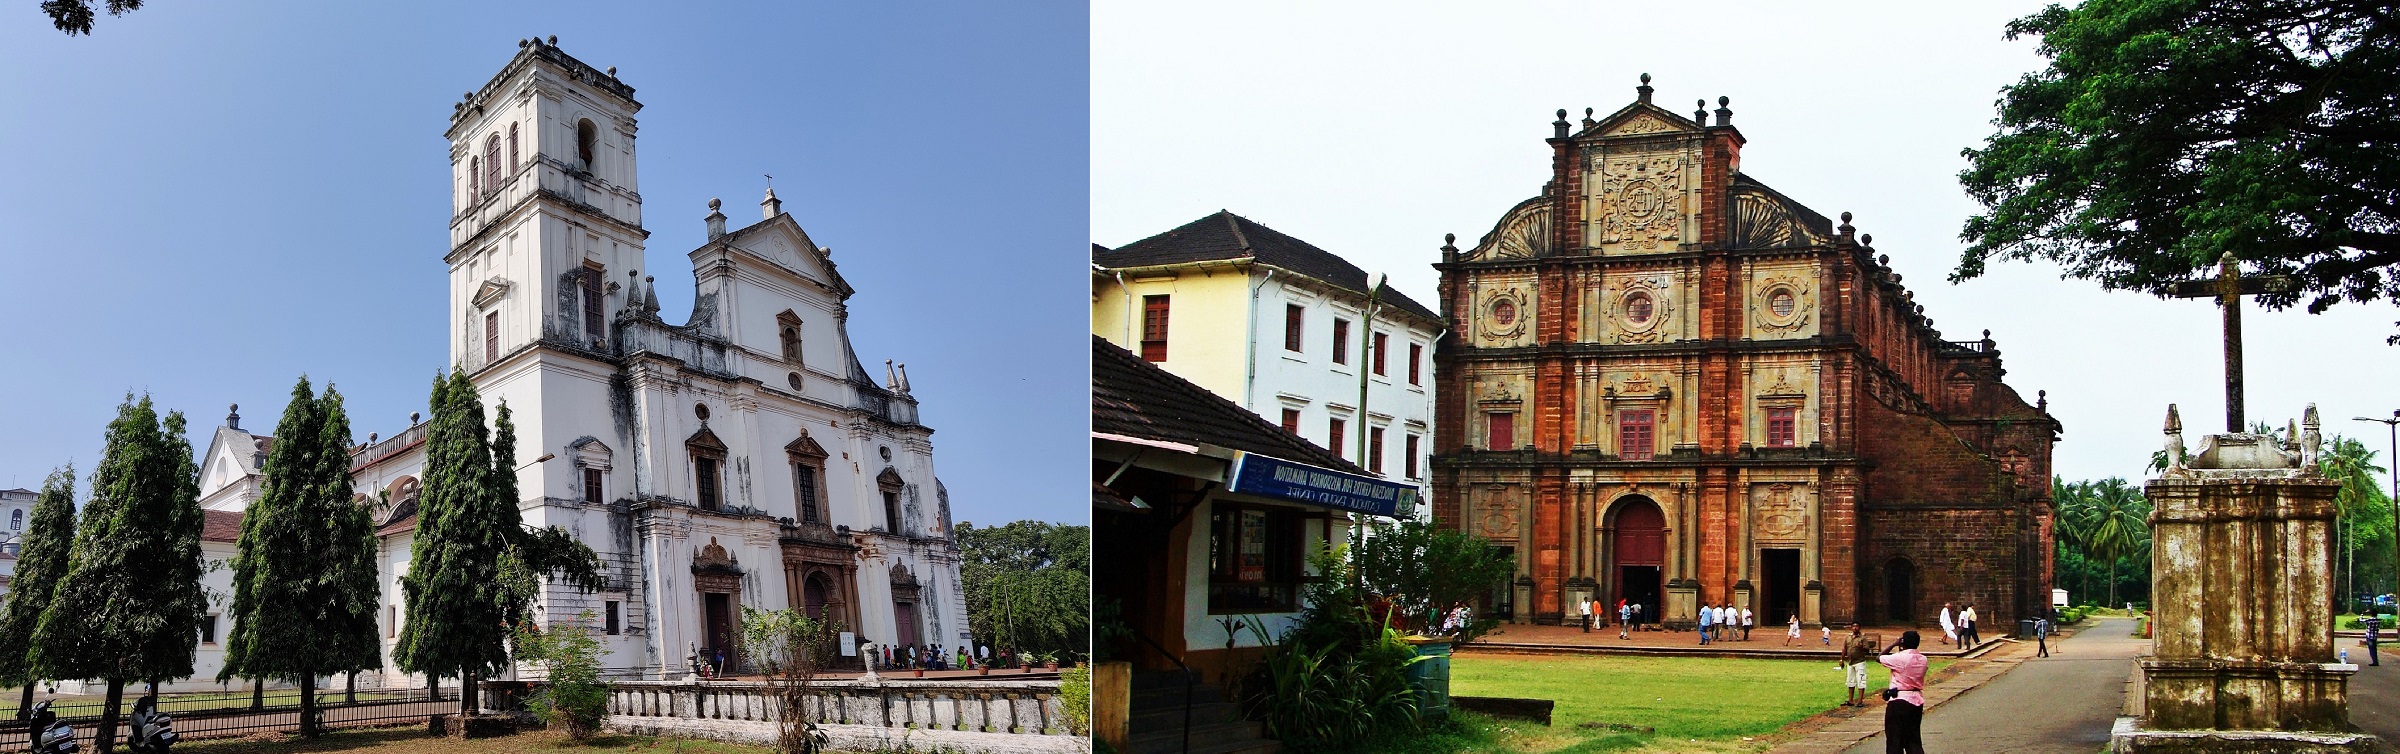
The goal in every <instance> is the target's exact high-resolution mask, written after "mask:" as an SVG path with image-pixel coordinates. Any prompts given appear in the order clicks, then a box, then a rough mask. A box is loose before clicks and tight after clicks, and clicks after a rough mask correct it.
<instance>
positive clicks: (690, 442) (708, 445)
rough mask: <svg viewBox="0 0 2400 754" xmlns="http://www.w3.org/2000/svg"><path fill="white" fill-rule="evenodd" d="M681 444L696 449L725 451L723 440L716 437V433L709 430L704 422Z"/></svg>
mask: <svg viewBox="0 0 2400 754" xmlns="http://www.w3.org/2000/svg"><path fill="white" fill-rule="evenodd" d="M683 444H684V445H686V446H689V447H691V448H694V449H698V450H713V451H716V452H719V453H723V452H725V441H724V440H719V439H717V433H715V432H711V431H709V429H708V425H706V424H702V425H700V431H698V432H694V433H692V436H691V437H690V438H689V439H686V440H684V441H683Z"/></svg>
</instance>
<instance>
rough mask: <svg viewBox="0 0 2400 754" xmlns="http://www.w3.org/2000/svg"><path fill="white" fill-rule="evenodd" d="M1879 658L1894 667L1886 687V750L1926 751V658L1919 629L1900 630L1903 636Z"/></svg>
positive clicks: (1898, 753) (1895, 753)
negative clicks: (1890, 682)
mask: <svg viewBox="0 0 2400 754" xmlns="http://www.w3.org/2000/svg"><path fill="white" fill-rule="evenodd" d="M1875 660H1876V661H1877V662H1881V663H1883V666H1884V667H1886V668H1890V669H1891V670H1892V685H1891V686H1889V687H1886V688H1885V689H1884V690H1883V699H1884V701H1885V702H1887V703H1886V704H1885V705H1884V710H1883V751H1884V754H1925V693H1924V692H1925V662H1926V661H1925V654H1924V653H1923V652H1919V651H1917V632H1915V631H1902V632H1900V640H1899V641H1895V642H1892V645H1891V646H1888V647H1884V648H1883V654H1881V655H1878V656H1876V658H1875Z"/></svg>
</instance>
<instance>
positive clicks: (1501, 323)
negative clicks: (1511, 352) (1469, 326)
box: [1476, 288, 1533, 340]
mask: <svg viewBox="0 0 2400 754" xmlns="http://www.w3.org/2000/svg"><path fill="white" fill-rule="evenodd" d="M1476 311H1477V316H1476V320H1477V321H1478V322H1481V323H1482V329H1483V334H1484V336H1485V337H1490V338H1497V339H1502V340H1506V339H1509V338H1515V337H1517V336H1518V335H1522V334H1524V333H1525V323H1526V322H1527V321H1530V320H1531V319H1533V308H1532V307H1531V306H1529V305H1528V302H1527V301H1526V298H1525V294H1524V293H1522V292H1520V291H1518V290H1517V289H1515V288H1509V289H1506V290H1497V291H1492V292H1491V293H1488V294H1485V295H1484V297H1483V301H1482V302H1481V303H1480V304H1479V305H1478V306H1477V307H1476Z"/></svg>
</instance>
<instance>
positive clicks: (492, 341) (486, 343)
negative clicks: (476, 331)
mask: <svg viewBox="0 0 2400 754" xmlns="http://www.w3.org/2000/svg"><path fill="white" fill-rule="evenodd" d="M499 360H500V313H499V312H486V313H484V315H483V363H486V364H489V363H492V362H495V361H499Z"/></svg>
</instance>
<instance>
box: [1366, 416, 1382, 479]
mask: <svg viewBox="0 0 2400 754" xmlns="http://www.w3.org/2000/svg"><path fill="white" fill-rule="evenodd" d="M1367 470H1368V471H1371V472H1374V473H1377V474H1381V473H1383V428H1382V427H1368V428H1367Z"/></svg>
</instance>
